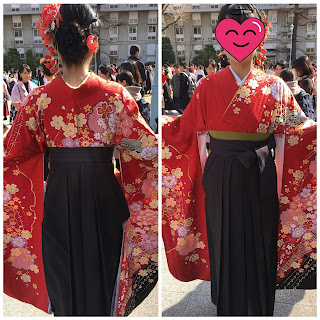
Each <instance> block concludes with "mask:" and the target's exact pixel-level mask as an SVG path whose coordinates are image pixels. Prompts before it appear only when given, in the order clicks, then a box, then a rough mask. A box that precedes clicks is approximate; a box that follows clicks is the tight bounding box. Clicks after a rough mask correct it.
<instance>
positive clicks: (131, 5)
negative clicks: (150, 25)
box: [129, 4, 138, 8]
mask: <svg viewBox="0 0 320 320" xmlns="http://www.w3.org/2000/svg"><path fill="white" fill-rule="evenodd" d="M129 7H130V8H137V7H138V5H137V4H129Z"/></svg>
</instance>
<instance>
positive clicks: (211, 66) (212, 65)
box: [204, 59, 217, 76]
mask: <svg viewBox="0 0 320 320" xmlns="http://www.w3.org/2000/svg"><path fill="white" fill-rule="evenodd" d="M216 72H217V63H216V62H215V61H214V60H213V59H208V60H207V61H206V63H205V64H204V73H205V75H206V76H207V75H209V74H213V73H216Z"/></svg>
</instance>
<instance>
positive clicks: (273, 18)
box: [268, 10, 278, 23]
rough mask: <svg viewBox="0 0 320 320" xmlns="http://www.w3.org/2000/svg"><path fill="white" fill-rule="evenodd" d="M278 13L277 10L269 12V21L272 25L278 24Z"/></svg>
mask: <svg viewBox="0 0 320 320" xmlns="http://www.w3.org/2000/svg"><path fill="white" fill-rule="evenodd" d="M277 20H278V19H277V11H276V10H269V11H268V21H269V22H271V23H277Z"/></svg>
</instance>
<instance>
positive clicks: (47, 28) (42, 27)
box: [36, 4, 63, 56]
mask: <svg viewBox="0 0 320 320" xmlns="http://www.w3.org/2000/svg"><path fill="white" fill-rule="evenodd" d="M60 6H61V5H60V4H50V5H45V6H44V7H43V9H42V14H41V17H40V20H38V21H37V22H36V28H38V30H39V35H40V37H41V39H42V41H43V44H44V45H45V47H46V48H47V49H48V50H49V52H50V54H51V55H52V56H53V55H54V46H53V34H54V32H55V30H56V29H57V28H59V23H60V21H63V18H62V15H61V14H60V13H59V10H60Z"/></svg>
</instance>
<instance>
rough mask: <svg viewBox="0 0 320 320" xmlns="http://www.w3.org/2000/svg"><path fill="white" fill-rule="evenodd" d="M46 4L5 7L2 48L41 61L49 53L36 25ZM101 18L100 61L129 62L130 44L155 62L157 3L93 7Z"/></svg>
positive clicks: (146, 59)
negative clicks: (29, 52)
mask: <svg viewBox="0 0 320 320" xmlns="http://www.w3.org/2000/svg"><path fill="white" fill-rule="evenodd" d="M43 6H44V4H4V5H3V15H4V16H3V23H4V28H3V30H4V37H3V48H4V52H6V50H7V49H9V48H15V49H17V50H18V52H19V53H20V57H21V58H22V59H25V57H26V51H28V50H32V52H33V55H34V57H35V58H36V59H38V61H39V60H40V59H41V58H42V57H44V56H45V55H46V54H48V51H47V49H46V48H45V46H44V45H43V44H42V40H41V37H39V33H38V29H36V27H35V23H36V21H37V20H39V19H40V14H41V12H42V7H43ZM92 6H93V7H94V9H95V10H96V11H97V12H98V13H99V17H100V18H101V22H102V24H101V27H100V35H99V44H100V60H101V62H104V63H107V64H109V63H116V64H119V63H121V62H123V61H125V60H127V58H128V56H129V49H130V47H131V45H133V44H138V45H139V46H140V47H141V50H140V59H141V60H142V61H144V62H153V63H154V62H155V59H156V45H157V43H158V7H157V4H132V5H131V4H118V5H111V4H104V5H102V4H92Z"/></svg>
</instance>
